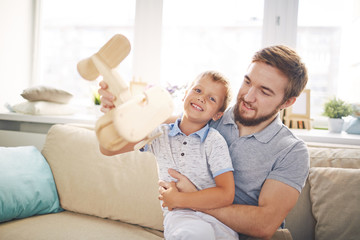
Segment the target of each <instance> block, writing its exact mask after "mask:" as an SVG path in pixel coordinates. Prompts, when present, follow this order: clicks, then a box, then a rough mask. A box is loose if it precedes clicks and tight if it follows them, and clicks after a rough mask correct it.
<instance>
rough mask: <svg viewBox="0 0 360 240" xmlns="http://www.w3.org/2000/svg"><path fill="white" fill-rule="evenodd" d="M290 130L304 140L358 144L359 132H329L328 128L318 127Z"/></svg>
mask: <svg viewBox="0 0 360 240" xmlns="http://www.w3.org/2000/svg"><path fill="white" fill-rule="evenodd" d="M291 131H292V132H293V133H294V134H295V135H296V136H298V137H299V138H301V139H302V140H304V141H305V142H315V143H330V144H345V145H360V135H359V134H348V133H346V132H344V131H342V132H341V133H330V132H329V131H328V130H319V129H311V130H306V129H291Z"/></svg>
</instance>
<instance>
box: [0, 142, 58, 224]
mask: <svg viewBox="0 0 360 240" xmlns="http://www.w3.org/2000/svg"><path fill="white" fill-rule="evenodd" d="M60 211H62V208H61V207H60V203H59V197H58V194H57V190H56V186H55V182H54V178H53V175H52V172H51V169H50V167H49V165H48V163H47V161H46V160H45V158H44V157H43V155H42V154H41V153H40V152H39V150H37V149H36V148H35V147H33V146H27V147H9V148H7V147H0V222H5V221H9V220H12V219H17V218H25V217H30V216H33V215H40V214H46V213H56V212H60Z"/></svg>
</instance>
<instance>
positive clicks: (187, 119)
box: [181, 76, 226, 129]
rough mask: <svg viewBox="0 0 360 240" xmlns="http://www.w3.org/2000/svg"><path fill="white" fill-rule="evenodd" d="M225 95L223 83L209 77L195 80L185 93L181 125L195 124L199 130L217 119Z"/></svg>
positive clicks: (220, 113) (220, 114) (219, 115)
mask: <svg viewBox="0 0 360 240" xmlns="http://www.w3.org/2000/svg"><path fill="white" fill-rule="evenodd" d="M225 94H226V88H225V86H224V85H223V83H221V82H215V81H214V80H213V79H212V78H211V77H210V76H204V77H202V78H200V79H199V80H197V81H196V82H195V83H194V84H193V85H192V87H191V88H190V89H188V90H187V91H186V93H185V97H184V100H183V101H184V114H183V117H182V120H181V124H196V125H198V126H199V129H200V128H202V127H204V126H205V125H206V124H207V123H208V122H209V121H210V120H211V119H213V120H217V119H219V118H220V117H221V116H222V112H220V108H221V107H222V106H223V104H224V99H225Z"/></svg>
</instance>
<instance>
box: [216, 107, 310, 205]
mask: <svg viewBox="0 0 360 240" xmlns="http://www.w3.org/2000/svg"><path fill="white" fill-rule="evenodd" d="M233 110H234V107H232V108H230V109H228V110H227V111H226V112H225V113H224V115H223V117H222V118H221V119H219V120H218V121H216V122H210V126H211V127H214V128H215V129H217V130H218V131H219V132H220V133H221V135H222V136H223V137H224V138H225V140H226V142H227V145H228V147H229V151H230V156H231V159H232V162H233V167H234V178H235V199H234V203H235V204H246V205H254V206H257V205H258V200H259V194H260V190H261V187H262V185H263V184H264V182H265V180H266V179H274V180H277V181H280V182H283V183H285V184H287V185H289V186H291V187H293V188H295V189H296V190H298V191H299V192H301V189H302V188H303V187H304V184H305V180H306V178H307V176H308V172H309V154H308V150H307V147H306V145H305V143H304V142H303V141H302V140H301V139H299V138H298V137H296V136H295V135H294V134H293V133H292V132H291V131H290V130H289V129H288V128H287V127H286V126H285V125H284V124H282V122H281V120H280V117H279V116H277V117H276V118H275V120H274V121H273V122H272V123H270V124H269V125H268V126H267V127H266V128H265V129H263V130H262V131H260V132H257V133H254V134H251V135H247V136H242V137H240V136H239V129H238V127H237V125H236V123H235V121H234V114H233Z"/></svg>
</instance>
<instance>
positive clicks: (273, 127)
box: [223, 106, 283, 143]
mask: <svg viewBox="0 0 360 240" xmlns="http://www.w3.org/2000/svg"><path fill="white" fill-rule="evenodd" d="M234 108H235V106H233V107H231V108H230V109H229V110H228V112H227V113H226V114H224V116H223V123H224V124H233V125H236V123H235V120H234V119H235V117H234ZM282 125H283V124H282V121H281V119H280V114H278V115H277V116H276V117H275V119H274V121H272V122H271V123H270V124H269V125H268V126H267V127H266V128H264V129H263V130H261V131H260V132H257V133H254V134H251V135H248V136H247V137H251V136H254V137H255V138H256V139H257V140H258V141H259V142H262V143H267V142H269V141H270V140H271V139H272V138H273V137H274V136H275V135H276V134H277V133H278V132H279V131H280V129H281V128H282Z"/></svg>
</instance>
